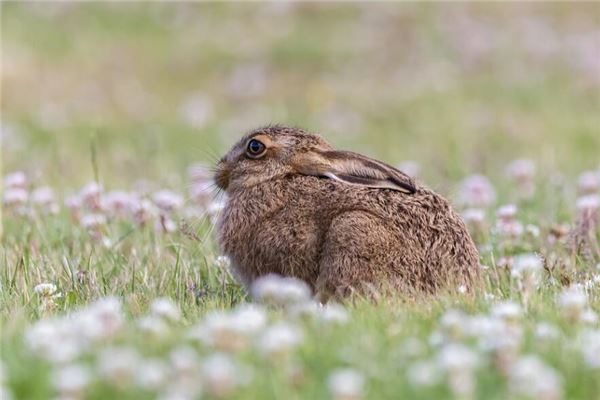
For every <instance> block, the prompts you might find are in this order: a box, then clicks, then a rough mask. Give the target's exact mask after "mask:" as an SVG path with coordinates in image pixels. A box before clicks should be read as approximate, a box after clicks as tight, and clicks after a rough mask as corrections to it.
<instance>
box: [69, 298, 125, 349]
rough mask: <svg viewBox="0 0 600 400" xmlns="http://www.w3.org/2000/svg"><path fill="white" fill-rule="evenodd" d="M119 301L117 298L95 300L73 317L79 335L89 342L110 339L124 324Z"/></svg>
mask: <svg viewBox="0 0 600 400" xmlns="http://www.w3.org/2000/svg"><path fill="white" fill-rule="evenodd" d="M124 319H125V318H124V316H123V311H122V306H121V300H120V299H119V298H117V297H112V296H109V297H104V298H101V299H98V300H96V301H95V302H93V303H92V304H90V305H89V306H88V307H86V308H85V309H83V310H80V311H79V312H78V313H77V314H76V315H75V324H76V325H77V329H79V333H80V334H82V335H84V337H85V338H86V339H88V340H90V341H98V340H105V339H109V338H112V337H113V336H115V335H116V334H117V332H119V331H120V330H121V329H122V327H123V324H124Z"/></svg>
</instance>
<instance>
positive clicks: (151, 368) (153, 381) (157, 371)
mask: <svg viewBox="0 0 600 400" xmlns="http://www.w3.org/2000/svg"><path fill="white" fill-rule="evenodd" d="M134 380H135V383H136V384H137V385H138V386H139V387H141V388H142V389H144V390H158V389H160V388H162V387H163V386H164V385H165V383H167V381H168V380H169V367H168V366H167V365H166V364H165V363H164V362H163V361H161V360H157V359H145V360H142V361H141V362H140V365H139V366H138V367H137V368H136V371H135V377H134Z"/></svg>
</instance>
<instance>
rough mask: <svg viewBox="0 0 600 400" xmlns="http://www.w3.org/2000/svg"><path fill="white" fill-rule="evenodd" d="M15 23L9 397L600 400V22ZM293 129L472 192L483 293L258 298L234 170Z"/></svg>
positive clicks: (381, 9) (541, 9)
mask: <svg viewBox="0 0 600 400" xmlns="http://www.w3.org/2000/svg"><path fill="white" fill-rule="evenodd" d="M0 7H1V34H2V38H1V54H2V60H1V66H2V70H1V74H2V77H1V90H2V93H1V94H2V101H1V115H2V119H1V125H0V132H1V140H2V174H0V175H1V176H2V182H3V183H2V188H1V196H0V197H1V198H2V233H1V241H2V248H1V250H0V328H1V329H0V330H1V357H0V398H2V399H3V400H6V399H11V398H14V399H48V398H53V399H105V398H119V399H139V398H144V399H145V398H158V399H188V398H189V399H191V398H200V397H202V398H232V399H271V398H273V399H301V398H302V399H305V398H307V399H337V400H358V399H388V398H389V399H395V398H407V399H442V398H456V399H467V400H468V399H478V398H485V399H507V398H510V399H512V398H515V399H545V400H547V399H550V400H553V399H582V400H583V399H585V400H588V399H600V379H598V377H599V376H600V324H599V320H598V318H599V315H598V314H599V313H600V228H599V223H600V112H598V110H600V50H599V49H600V26H599V25H598V15H600V7H599V6H598V5H597V4H593V3H573V4H564V3H552V4H550V3H535V4H512V3H511V4H499V3H498V4H496V3H487V4H485V3H481V4H461V3H443V4H442V3H440V4H436V3H426V4H418V3H402V4H400V3H397V4H394V3H364V4H363V3H346V4H342V3H285V4H283V3H253V4H246V3H225V4H219V3H202V4H201V3H191V2H189V3H188V2H181V3H160V2H159V3H141V2H129V3H101V2H90V3H77V2H62V3H55V4H47V3H41V2H3V3H2V4H0ZM269 123H283V124H288V125H296V126H301V127H304V128H306V129H308V130H310V131H314V132H318V133H321V134H322V135H323V136H324V137H326V138H327V139H328V140H329V141H330V142H332V143H333V144H334V145H335V146H337V147H339V148H344V149H348V150H353V151H356V152H360V153H364V154H367V155H370V156H372V157H375V158H378V159H381V160H384V161H386V162H388V163H390V164H393V165H396V166H398V167H399V168H401V169H402V170H404V171H405V172H407V173H408V174H410V175H412V176H414V177H416V178H417V179H419V180H420V181H422V182H424V183H426V184H427V185H428V186H430V187H432V188H434V189H435V190H436V191H438V192H440V193H442V194H444V195H445V196H446V197H448V198H449V199H450V200H451V202H452V204H453V205H454V207H455V208H456V209H457V210H458V211H459V212H460V213H461V214H462V215H463V217H464V219H465V221H466V223H467V225H468V226H469V229H470V231H471V233H472V235H473V238H474V239H475V241H476V243H477V246H478V248H479V251H480V256H481V260H480V263H481V269H482V275H483V280H484V282H483V283H482V285H481V287H478V288H477V289H476V291H475V293H464V292H463V291H462V290H461V288H450V289H452V290H449V291H448V292H447V293H446V292H444V293H440V294H439V295H438V296H435V297H424V298H414V297H408V296H404V295H402V294H398V296H393V297H392V296H386V297H382V298H379V299H378V301H377V302H375V303H374V302H372V301H368V300H365V299H361V298H354V299H351V300H349V301H347V302H344V303H342V304H337V303H329V304H325V305H322V304H318V303H316V302H315V301H314V300H313V299H312V296H311V293H310V290H309V289H308V288H307V287H306V285H304V284H303V283H302V282H298V281H294V280H289V279H283V278H280V277H267V278H265V279H264V280H262V281H261V282H260V283H259V284H258V285H256V287H254V289H253V295H252V296H251V295H250V294H248V293H247V292H246V291H245V289H244V288H242V287H241V286H240V285H239V284H238V283H237V282H236V281H235V280H234V279H233V277H232V274H231V271H230V270H229V262H228V260H227V258H226V257H223V255H222V254H220V253H219V249H218V246H217V243H216V241H215V237H214V222H215V219H216V218H217V217H218V213H219V211H220V210H221V209H222V207H223V204H224V201H225V198H224V195H223V194H222V193H217V191H215V190H214V185H213V183H212V179H211V173H210V168H211V166H212V165H213V164H214V162H215V161H216V160H217V159H218V157H220V155H222V154H223V153H224V152H225V151H227V149H228V148H229V146H231V145H232V144H233V143H234V142H235V141H236V140H237V139H238V138H239V137H240V136H241V135H242V134H243V133H245V132H247V131H249V130H251V129H254V128H256V127H258V126H261V125H266V124H269ZM407 251H410V249H407Z"/></svg>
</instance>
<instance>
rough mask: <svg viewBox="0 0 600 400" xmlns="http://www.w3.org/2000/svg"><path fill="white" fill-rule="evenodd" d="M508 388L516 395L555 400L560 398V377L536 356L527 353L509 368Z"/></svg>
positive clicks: (541, 399)
mask: <svg viewBox="0 0 600 400" xmlns="http://www.w3.org/2000/svg"><path fill="white" fill-rule="evenodd" d="M509 388H510V390H511V392H513V393H514V394H516V395H518V396H525V397H528V398H531V399H540V400H556V399H559V398H561V392H562V379H561V377H560V375H559V374H558V373H557V372H556V371H555V370H554V369H552V368H550V367H549V366H547V365H546V364H545V363H544V362H543V361H541V360H540V359H539V358H538V357H536V356H533V355H527V356H524V357H522V358H520V359H519V360H517V362H516V363H515V364H514V366H513V367H512V368H511V369H510V370H509Z"/></svg>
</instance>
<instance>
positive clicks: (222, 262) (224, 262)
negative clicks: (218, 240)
mask: <svg viewBox="0 0 600 400" xmlns="http://www.w3.org/2000/svg"><path fill="white" fill-rule="evenodd" d="M215 266H216V267H217V268H219V269H222V270H225V271H228V270H229V268H230V266H231V260H230V259H229V257H227V256H218V257H217V259H216V260H215Z"/></svg>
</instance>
